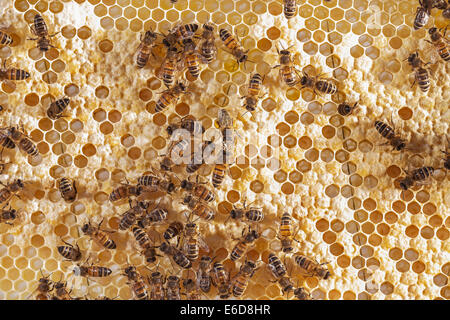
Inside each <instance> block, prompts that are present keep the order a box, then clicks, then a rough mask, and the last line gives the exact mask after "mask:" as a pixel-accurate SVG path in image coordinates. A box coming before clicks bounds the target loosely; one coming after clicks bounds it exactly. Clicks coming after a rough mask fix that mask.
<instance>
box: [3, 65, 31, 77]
mask: <svg viewBox="0 0 450 320" xmlns="http://www.w3.org/2000/svg"><path fill="white" fill-rule="evenodd" d="M29 77H30V74H29V73H28V71H25V70H22V69H17V68H6V61H4V62H3V68H1V69H0V81H2V80H11V81H19V80H26V79H28V78H29Z"/></svg>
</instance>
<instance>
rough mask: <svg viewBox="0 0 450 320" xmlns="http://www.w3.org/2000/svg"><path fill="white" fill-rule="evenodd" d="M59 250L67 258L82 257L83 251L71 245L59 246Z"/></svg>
mask: <svg viewBox="0 0 450 320" xmlns="http://www.w3.org/2000/svg"><path fill="white" fill-rule="evenodd" d="M58 252H59V254H60V255H62V256H63V257H64V258H66V259H67V260H72V261H78V260H80V259H81V252H80V251H78V250H76V249H75V248H74V247H71V246H58Z"/></svg>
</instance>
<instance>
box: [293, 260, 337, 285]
mask: <svg viewBox="0 0 450 320" xmlns="http://www.w3.org/2000/svg"><path fill="white" fill-rule="evenodd" d="M294 261H295V263H296V264H297V265H298V266H299V267H300V268H301V269H303V270H304V271H305V272H306V273H307V274H308V276H316V277H319V278H321V279H324V280H326V279H328V278H329V277H330V275H331V273H330V271H328V269H327V268H325V267H323V265H324V264H327V262H324V263H320V264H319V263H318V262H316V261H313V260H312V259H310V258H308V257H306V256H303V255H295V257H294Z"/></svg>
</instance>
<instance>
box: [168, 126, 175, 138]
mask: <svg viewBox="0 0 450 320" xmlns="http://www.w3.org/2000/svg"><path fill="white" fill-rule="evenodd" d="M174 130H175V126H173V125H170V126H168V127H167V129H166V132H167V133H168V134H169V136H171V135H172V134H173V132H174Z"/></svg>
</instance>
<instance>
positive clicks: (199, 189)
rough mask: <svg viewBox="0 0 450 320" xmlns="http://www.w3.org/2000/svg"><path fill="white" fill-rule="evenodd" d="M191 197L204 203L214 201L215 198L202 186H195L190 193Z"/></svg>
mask: <svg viewBox="0 0 450 320" xmlns="http://www.w3.org/2000/svg"><path fill="white" fill-rule="evenodd" d="M192 193H193V195H194V196H196V197H197V198H199V199H202V200H204V201H206V202H211V201H214V199H215V198H216V196H215V195H214V193H213V192H212V191H211V190H209V189H208V188H206V187H205V186H203V185H196V186H195V187H194V190H193V191H192Z"/></svg>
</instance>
